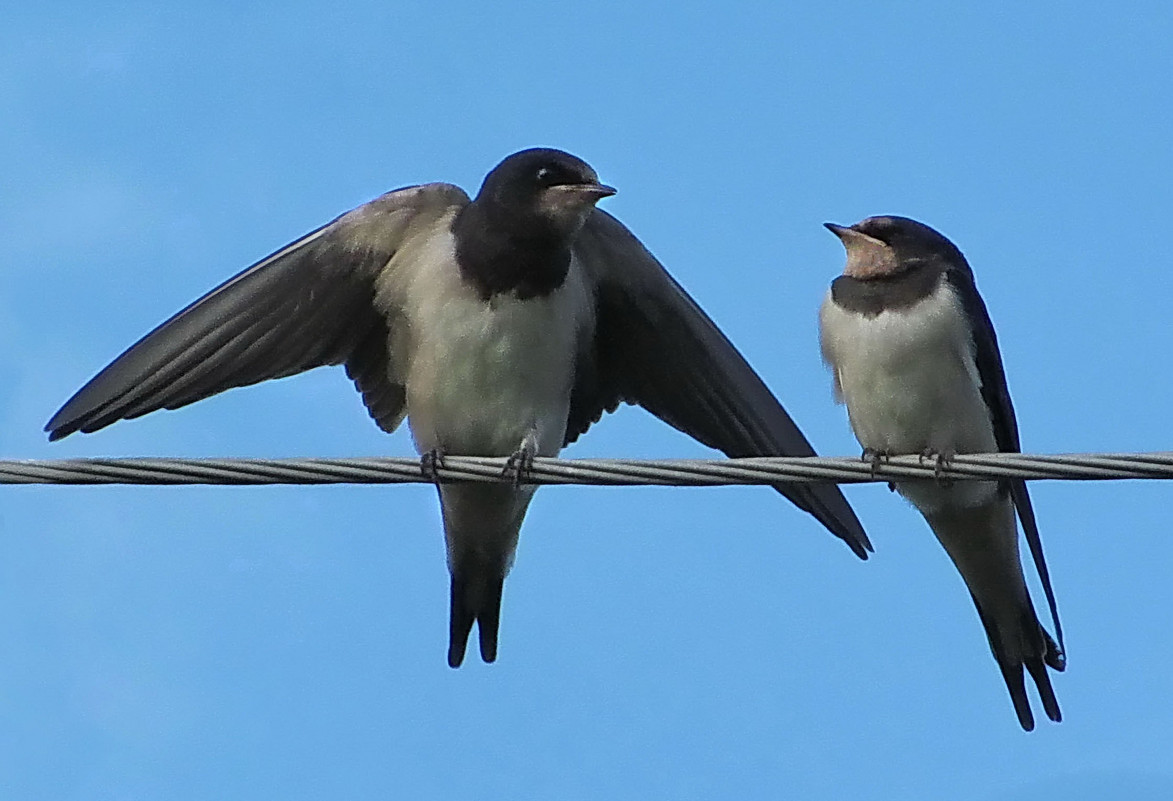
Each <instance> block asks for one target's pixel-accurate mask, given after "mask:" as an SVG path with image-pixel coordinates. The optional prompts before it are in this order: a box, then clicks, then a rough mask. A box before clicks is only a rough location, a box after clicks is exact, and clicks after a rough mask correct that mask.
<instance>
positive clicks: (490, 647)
mask: <svg viewBox="0 0 1173 801" xmlns="http://www.w3.org/2000/svg"><path fill="white" fill-rule="evenodd" d="M614 192H615V190H614V189H611V188H610V187H608V186H604V185H603V184H601V183H599V179H598V176H597V175H596V173H595V171H594V170H593V169H591V167H590V166H588V165H587V164H586V163H585V162H583V161H582V160H580V159H578V158H575V157H574V156H571V155H569V154H568V153H563V152H561V151H558V150H547V149H533V150H525V151H522V152H520V153H515V154H514V155H512V156H510V157H508V158H507V159H505V160H504V161H503V162H501V163H500V164H499V165H497V167H496V168H494V169H493V170H492V171H491V172H490V173H489V174H488V176H487V177H486V178H485V181H484V183H483V185H482V186H481V189H480V192H479V193H478V194H477V196H476V198H475V199H474V200H471V201H470V200H469V197H468V195H466V194H465V192H464V191H463V190H462V189H460V188H459V187H456V186H453V185H451V184H444V183H434V184H427V185H423V186H415V187H408V188H405V189H399V190H396V191H393V192H389V193H387V194H385V195H383V196H382V197H379V198H377V199H375V200H373V201H371V202H370V203H367V204H366V205H363V206H360V207H359V208H357V209H354V210H353V211H351V212H348V213H347V214H344V215H342V216H341V217H339V218H338V219H336V220H334V221H333V222H331V223H329V224H327V225H325V226H323V227H321V228H319V229H317V230H316V231H313V232H312V233H310V234H308V235H306V236H304V237H302V238H301V239H299V240H297V241H296V242H294V243H293V244H291V245H287V246H286V247H284V248H282V249H281V250H278V251H277V252H276V253H274V254H272V255H271V256H268V257H267V258H265V259H262V260H261V261H260V262H258V263H257V264H255V265H253V266H252V267H250V268H248V269H247V270H245V271H244V272H242V273H240V274H239V275H237V276H236V277H235V278H232V279H230V280H229V281H228V282H226V283H224V284H222V285H221V286H219V287H218V288H216V289H214V290H212V291H211V292H210V293H208V294H207V295H205V296H204V297H203V298H201V299H199V300H197V301H196V302H195V303H193V304H192V305H190V306H188V307H187V308H186V309H184V310H183V311H181V312H179V313H178V314H176V315H175V316H174V317H172V318H171V319H170V320H168V321H166V322H165V323H163V324H162V325H160V326H159V327H158V328H156V329H155V330H154V331H152V332H151V333H149V334H147V335H146V336H145V337H144V338H143V339H142V340H140V341H139V342H138V343H137V344H135V345H134V346H132V347H131V348H130V349H129V350H127V351H126V352H125V353H123V354H122V355H121V356H119V357H118V358H117V359H115V360H114V362H113V363H112V364H110V365H109V366H108V367H106V368H105V369H104V370H102V371H101V372H100V373H98V375H97V376H95V377H94V378H93V379H92V380H91V381H90V382H89V383H88V384H86V385H85V386H84V387H82V388H81V390H79V391H78V393H77V394H76V395H74V396H73V398H71V399H70V400H69V401H68V402H67V403H66V404H65V406H63V407H62V408H61V410H60V411H58V412H57V414H55V415H54V416H53V418H52V419H51V420H50V421H49V423H48V425H47V426H46V430H47V431H48V432H49V436H50V439H54V440H56V439H60V438H61V437H64V436H66V435H68V434H70V433H72V432H74V431H85V432H92V431H97V430H98V429H100V428H102V427H104V426H107V425H109V424H111V423H113V422H115V421H117V420H121V419H123V418H131V417H138V416H139V415H143V414H146V413H148V412H151V411H154V410H156V409H160V408H167V409H175V408H178V407H180V406H184V405H185V404H188V403H192V402H194V401H197V400H201V399H202V398H207V397H209V396H211V395H215V394H216V393H218V392H223V391H224V390H226V389H230V388H232V387H240V386H245V385H248V384H254V383H257V382H258V381H264V380H266V379H270V378H280V377H283V376H288V375H293V374H294V373H300V372H303V371H305V370H309V369H311V368H314V367H319V366H322V365H336V364H344V365H345V366H346V372H347V375H348V376H349V377H350V378H351V379H353V381H354V383H355V384H356V385H357V387H358V389H359V391H360V392H361V393H362V397H363V401H364V403H365V404H366V407H367V410H368V411H369V412H370V415H371V417H373V418H374V420H375V422H376V423H377V424H378V425H379V427H380V428H382V429H383V430H384V431H388V432H390V431H394V430H395V429H396V428H397V427H398V426H399V424H400V423H401V422H402V421H403V418H404V417H405V416H406V417H407V419H408V423H409V426H410V428H411V433H412V437H413V439H414V441H415V445H416V447H417V449H418V450H419V452H420V453H421V454H422V455H423V460H422V467H423V468H424V470H425V473H430V474H431V475H433V476H434V475H435V468H436V467H437V466H438V465H440V464H442V460H443V457H444V454H453V455H461V456H472V455H476V456H509V457H511V458H510V462H509V463H510V464H511V465H512V466H513V468H514V471H513V472H514V476H515V478H517V479H519V480H517V481H515V482H513V483H500V484H472V483H439V484H438V489H439V494H440V505H441V510H442V514H443V520H444V531H445V538H446V541H447V548H448V567H449V571H450V573H451V576H452V594H451V617H450V632H449V634H450V640H449V647H448V664H450V665H451V666H453V667H457V666H459V665H460V664H461V662H462V661H463V659H464V652H465V647H466V645H467V641H468V636H469V633H470V632H471V630H472V625H473V623H474V622H477V623H478V630H479V635H480V652H481V657H482V658H483V659H484V660H485V661H486V662H492V661H493V660H494V659H495V658H496V655H497V630H498V624H499V619H500V609H501V592H502V586H503V582H504V579H505V574H506V573H507V572H508V570H509V567H510V564H511V563H512V561H513V555H514V551H515V549H516V546H517V538H518V532H519V530H520V528H521V521H522V518H523V517H524V516H525V511H526V507H527V506H528V505H529V502H530V499H531V498H532V496H533V493H534V490H535V488H534V487H533V486H527V485H525V484H524V483H523V482H522V481H521V480H520V479H521V478H522V477H523V475H524V472H525V470H526V468H527V466H528V464H529V463H530V460H532V458H533V457H534V456H556V455H557V454H558V452H559V451H560V450H561V449H562V448H563V447H564V446H565V445H567V444H569V443H570V442H573V441H574V440H575V439H576V438H577V437H578V436H579V435H580V434H582V433H583V432H585V431H586V430H587V429H588V428H589V427H590V426H591V424H592V423H594V422H596V421H597V420H599V419H600V417H601V416H602V414H603V412H605V411H613V410H614V409H615V408H616V407H617V406H618V405H619V403H621V402H628V403H634V404H639V405H642V406H643V407H644V408H646V409H648V410H649V411H650V412H652V413H653V414H655V415H656V416H657V417H659V418H661V419H662V420H664V421H665V422H667V423H668V424H670V425H672V426H674V427H676V428H677V429H679V430H681V431H683V432H685V433H687V434H689V435H691V436H693V437H695V438H696V439H697V440H699V441H700V442H702V443H704V444H705V445H708V446H710V447H713V448H717V449H719V450H721V451H724V452H725V453H726V454H728V455H730V456H767V455H789V456H811V455H814V451H813V450H812V449H811V446H810V444H809V443H808V442H807V440H806V439H805V438H804V437H803V435H802V433H801V432H800V431H799V430H798V427H797V426H796V425H795V424H794V422H793V421H792V420H791V419H790V417H789V416H788V415H787V413H786V411H785V410H784V409H783V408H782V406H781V405H780V404H779V403H778V401H777V399H776V398H775V397H774V396H773V395H772V394H771V393H770V391H769V390H768V389H767V388H766V386H765V384H763V383H762V381H761V379H760V378H759V377H758V376H757V374H756V373H755V372H754V371H753V369H752V368H751V367H750V366H749V364H748V363H746V361H745V359H744V358H743V357H742V356H741V354H740V353H738V352H737V350H736V349H735V348H734V347H733V345H732V344H731V343H730V342H729V340H728V339H726V338H725V336H724V335H723V334H722V333H721V331H720V330H719V329H718V328H717V326H716V325H715V324H714V323H713V322H712V320H710V319H709V318H708V317H707V316H706V315H705V313H704V312H703V311H701V309H700V307H698V306H697V305H696V303H695V302H694V301H693V300H692V298H691V297H689V296H688V294H687V293H685V292H684V290H683V289H681V288H680V286H679V285H678V284H677V283H676V282H675V281H673V280H672V278H671V277H670V276H669V275H668V274H667V272H665V270H664V268H663V267H662V266H661V265H660V263H659V262H658V261H656V259H655V258H654V257H653V256H652V255H651V254H650V253H649V252H648V251H647V250H646V249H645V248H644V246H643V245H642V244H640V242H639V240H638V239H636V238H635V237H634V236H633V235H632V234H631V232H630V231H628V230H627V228H625V227H624V226H623V225H622V224H621V223H619V222H618V221H617V220H616V219H615V218H613V217H611V216H610V215H608V214H606V213H605V212H603V211H600V210H597V209H596V208H595V203H596V202H597V201H599V200H600V199H601V198H604V197H607V196H608V195H612V194H614ZM776 489H777V490H778V491H779V492H781V493H782V494H783V495H785V496H786V497H787V498H789V499H790V500H791V501H792V502H794V504H795V505H797V506H798V507H799V508H801V509H803V510H805V511H807V512H809V513H810V514H812V515H813V516H814V517H815V518H816V519H817V520H819V522H821V523H822V524H823V525H824V526H826V527H827V528H828V529H829V530H830V531H831V532H832V533H833V534H835V535H836V536H838V537H840V538H842V539H843V540H844V541H845V542H846V543H847V544H848V545H849V546H850V547H851V549H852V550H853V551H855V553H856V554H858V555H859V556H860V557H861V558H866V556H867V550H870V548H871V546H870V544H869V543H868V540H867V536H866V535H865V534H864V531H863V529H862V527H861V526H860V524H859V521H858V520H857V519H856V517H855V514H854V513H853V512H852V510H851V507H850V506H848V504H847V501H846V500H845V499H844V498H843V496H842V494H840V492H839V491H838V490H837V489H836V488H834V487H831V486H815V485H805V486H804V485H797V484H795V485H785V484H779V485H777V487H776Z"/></svg>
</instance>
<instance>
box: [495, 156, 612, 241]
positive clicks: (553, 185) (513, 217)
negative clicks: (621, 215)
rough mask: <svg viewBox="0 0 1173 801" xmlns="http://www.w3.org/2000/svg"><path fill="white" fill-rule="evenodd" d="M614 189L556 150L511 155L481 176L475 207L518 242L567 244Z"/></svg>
mask: <svg viewBox="0 0 1173 801" xmlns="http://www.w3.org/2000/svg"><path fill="white" fill-rule="evenodd" d="M613 194H615V190H614V189H612V188H611V187H609V186H604V185H603V184H600V183H599V176H598V174H597V173H595V171H594V170H593V169H591V166H590V165H589V164H587V163H586V162H585V161H583V160H582V159H580V158H577V157H575V156H572V155H570V154H569V153H565V152H563V151H561V150H552V149H549V148H533V149H531V150H523V151H521V152H520V153H514V154H513V155H512V156H509V157H508V158H507V159H505V160H504V161H502V162H501V163H500V164H498V165H497V166H496V167H494V168H493V171H492V172H490V173H489V174H488V175H487V176H485V182H484V183H483V184H481V191H480V192H478V193H477V197H476V200H475V201H474V202H475V204H476V205H477V206H479V207H481V208H482V209H483V210H484V212H485V213H486V214H487V215H488V216H489V217H490V218H491V219H492V222H493V224H495V225H499V226H501V227H502V228H505V229H507V230H508V231H509V232H510V233H511V234H513V235H515V236H518V237H520V238H524V239H530V238H536V239H544V238H556V239H571V238H573V236H574V235H575V234H577V233H578V231H579V229H580V228H582V226H583V224H584V223H585V222H586V220H587V217H589V216H590V214H591V210H592V209H593V208H594V206H595V203H597V202H598V201H599V200H601V199H602V198H605V197H608V196H610V195H613Z"/></svg>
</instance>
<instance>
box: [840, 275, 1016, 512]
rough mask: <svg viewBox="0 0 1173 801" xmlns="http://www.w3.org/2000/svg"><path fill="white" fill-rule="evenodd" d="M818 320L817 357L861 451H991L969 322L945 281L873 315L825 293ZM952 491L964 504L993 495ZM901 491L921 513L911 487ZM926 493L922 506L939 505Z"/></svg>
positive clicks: (972, 488) (973, 489)
mask: <svg viewBox="0 0 1173 801" xmlns="http://www.w3.org/2000/svg"><path fill="white" fill-rule="evenodd" d="M819 318H820V329H821V337H822V344H823V353H824V357H825V358H826V359H827V361H828V362H829V364H830V366H831V369H832V370H834V372H835V379H836V386H837V388H838V392H839V394H840V396H841V399H842V400H843V402H845V403H846V404H847V412H848V416H849V417H850V420H851V427H852V429H853V430H854V431H855V435H856V438H857V439H858V440H859V442H860V444H861V445H863V446H864V447H865V448H872V449H874V450H877V451H886V452H888V453H891V454H903V453H921V452H923V451H925V450H928V449H931V450H934V451H937V452H953V453H980V452H988V451H996V450H997V449H998V447H997V442H996V440H995V438H994V429H993V424H992V422H991V420H990V414H989V410H988V409H987V407H986V404H985V401H984V400H983V398H982V396H981V380H980V377H979V375H978V371H977V363H976V361H975V357H974V343H973V335H972V333H971V331H970V327H969V321H968V319H967V318H966V316H965V314H964V312H963V311H962V308H961V304H960V302H959V300H958V298H957V296H956V294H955V293H954V291H953V289H952V288H951V287H950V286H949V285H948V284H947V283H945V282H942V283H941V284H940V285H939V286H938V287H937V288H936V289H935V290H934V291H933V293H932V294H931V295H929V296H928V297H927V298H925V299H924V300H922V301H921V302H919V303H917V304H915V305H914V306H911V307H909V308H906V309H900V310H895V311H884V312H881V313H880V314H878V315H876V316H874V317H867V316H865V315H862V314H858V313H855V312H851V311H847V310H845V309H843V308H841V307H839V306H837V305H836V304H835V303H834V301H832V300H831V295H830V293H828V294H827V297H826V299H825V300H824V301H823V306H822V309H821V311H820V315H819ZM955 486H956V487H958V488H962V487H965V488H966V489H958V491H957V492H954V493H946V494H947V495H956V496H958V497H957V498H956V500H958V501H963V500H964V501H966V502H967V505H968V501H976V500H977V497H978V496H988V493H989V491H991V490H992V485H979V484H976V483H973V482H968V483H964V484H963V483H960V482H959V483H958V484H957V485H955ZM900 489H901V491H902V492H905V494H906V495H908V496H909V498H910V499H911V500H913V502H914V503H916V504H917V506H920V507H921V508H922V509H923V508H924V506H922V503H921V500H920V499H918V498H917V497H915V496H916V495H917V494H918V493H917V491H916V486H913V485H911V484H906V485H903V486H901V487H900ZM931 494H932V495H933V498H927V497H926V498H924V499H923V500H924V501H925V502H926V503H928V504H931V503H932V501H933V500H934V499H938V500H943V498H937V496H938V495H939V493H931ZM962 495H967V496H968V495H972V496H973V497H971V498H962V497H960V496H962Z"/></svg>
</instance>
